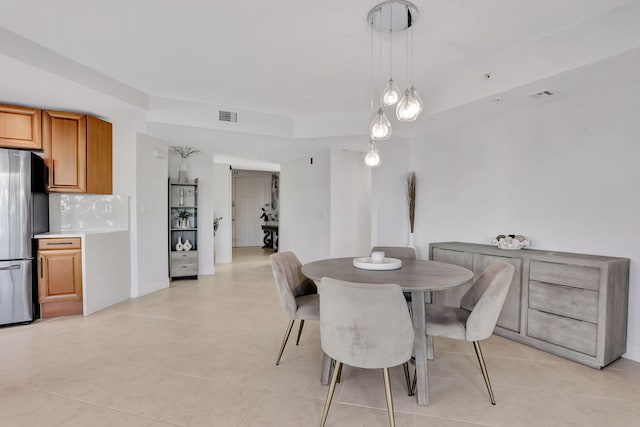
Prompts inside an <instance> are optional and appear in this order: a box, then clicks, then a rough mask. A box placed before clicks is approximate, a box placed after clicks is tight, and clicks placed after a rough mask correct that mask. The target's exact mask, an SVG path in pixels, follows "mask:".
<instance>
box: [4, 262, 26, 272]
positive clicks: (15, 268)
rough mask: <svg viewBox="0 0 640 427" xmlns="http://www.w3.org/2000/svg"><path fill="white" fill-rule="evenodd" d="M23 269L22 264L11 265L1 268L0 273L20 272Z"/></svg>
mask: <svg viewBox="0 0 640 427" xmlns="http://www.w3.org/2000/svg"><path fill="white" fill-rule="evenodd" d="M21 268H22V266H21V265H20V264H13V265H10V266H8V267H0V271H5V270H20V269H21Z"/></svg>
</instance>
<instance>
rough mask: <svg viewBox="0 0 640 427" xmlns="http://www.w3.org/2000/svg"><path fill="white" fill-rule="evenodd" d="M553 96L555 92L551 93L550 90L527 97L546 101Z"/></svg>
mask: <svg viewBox="0 0 640 427" xmlns="http://www.w3.org/2000/svg"><path fill="white" fill-rule="evenodd" d="M555 94H556V93H555V92H552V91H550V90H541V91H540V92H534V93H532V94H530V95H529V96H530V97H531V98H533V99H547V98H550V97H552V96H553V95H555Z"/></svg>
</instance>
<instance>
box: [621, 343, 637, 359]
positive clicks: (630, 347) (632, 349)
mask: <svg viewBox="0 0 640 427" xmlns="http://www.w3.org/2000/svg"><path fill="white" fill-rule="evenodd" d="M622 357H624V358H625V359H629V360H633V361H635V362H640V345H639V344H631V343H630V342H629V341H627V352H626V353H625V354H623V355H622Z"/></svg>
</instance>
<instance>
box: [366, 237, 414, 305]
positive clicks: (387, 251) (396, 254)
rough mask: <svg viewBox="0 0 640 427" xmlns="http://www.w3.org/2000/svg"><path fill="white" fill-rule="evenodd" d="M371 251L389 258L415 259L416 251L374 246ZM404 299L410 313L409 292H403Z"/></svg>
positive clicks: (397, 247) (405, 247)
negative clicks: (380, 252) (379, 252)
mask: <svg viewBox="0 0 640 427" xmlns="http://www.w3.org/2000/svg"><path fill="white" fill-rule="evenodd" d="M373 251H382V252H384V256H385V257H389V258H409V259H416V258H417V257H416V250H415V249H414V248H412V247H411V246H374V247H373V248H371V252H373ZM404 299H405V300H406V301H407V304H408V305H409V311H411V292H404Z"/></svg>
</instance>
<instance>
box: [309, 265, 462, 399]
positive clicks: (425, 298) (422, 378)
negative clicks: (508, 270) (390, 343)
mask: <svg viewBox="0 0 640 427" xmlns="http://www.w3.org/2000/svg"><path fill="white" fill-rule="evenodd" d="M401 260H402V267H401V268H399V269H397V270H366V269H361V268H356V267H354V266H353V258H330V259H323V260H319V261H314V262H310V263H308V264H305V265H303V266H302V272H303V273H304V274H305V275H306V276H307V277H309V278H311V279H313V280H315V281H320V280H321V279H322V278H323V277H330V278H332V279H338V280H345V281H348V282H356V283H377V284H379V283H395V284H397V285H399V286H400V287H401V288H402V290H403V291H405V292H411V303H412V313H413V329H414V332H415V341H414V346H415V350H414V355H415V362H416V376H417V398H418V404H419V405H421V406H427V405H428V404H429V385H428V376H427V336H426V323H425V320H426V316H425V306H424V305H425V303H426V302H431V291H439V290H443V289H449V288H452V287H454V286H459V285H463V284H465V283H468V282H469V281H470V280H472V279H473V272H471V270H468V269H466V268H464V267H460V266H457V265H453V264H447V263H444V262H437V261H427V260H423V259H409V258H402V259H401ZM330 369H331V363H330V359H329V358H328V356H327V355H325V361H324V362H323V373H322V383H323V384H327V383H328V382H329V374H330Z"/></svg>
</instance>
